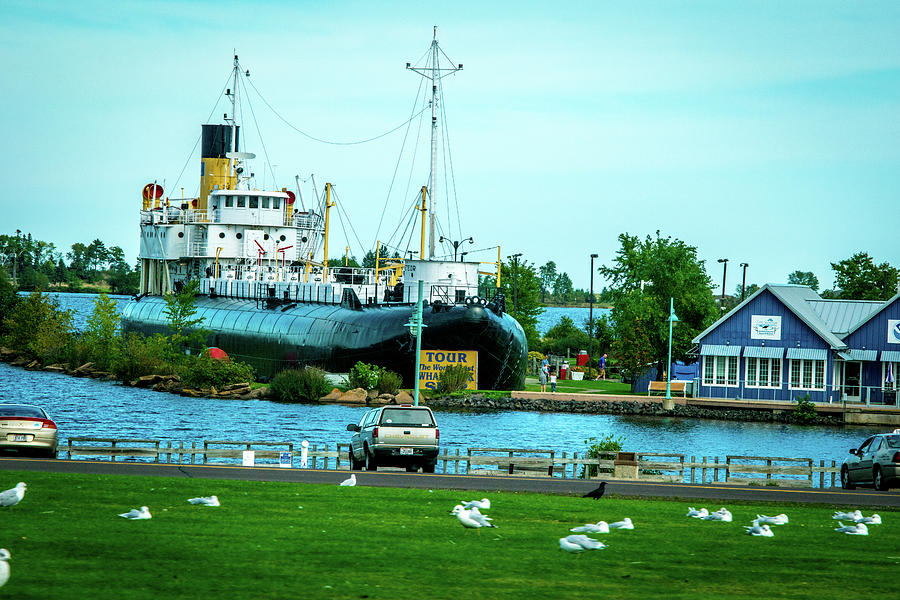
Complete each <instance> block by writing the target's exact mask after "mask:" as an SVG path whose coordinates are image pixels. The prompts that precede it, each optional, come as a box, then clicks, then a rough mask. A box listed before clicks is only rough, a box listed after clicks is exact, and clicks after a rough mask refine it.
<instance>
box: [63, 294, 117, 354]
mask: <svg viewBox="0 0 900 600" xmlns="http://www.w3.org/2000/svg"><path fill="white" fill-rule="evenodd" d="M118 332H119V313H118V311H117V310H116V301H115V300H110V298H109V296H107V295H106V294H100V295H99V296H97V297H96V298H95V299H94V310H93V312H91V316H90V317H88V319H87V328H86V329H85V330H84V333H83V334H82V335H81V338H80V339H79V340H78V342H76V343H75V344H74V346H75V347H76V348H75V350H74V352H73V353H72V354H71V355H70V356H73V357H78V360H82V361H84V362H87V360H90V361H91V362H93V363H94V365H95V366H96V367H97V368H98V369H104V370H105V369H109V367H110V366H111V365H112V364H113V362H115V354H116V351H117V350H118V349H119V345H120V344H119V340H120V338H119V337H118ZM79 355H81V356H79ZM85 355H86V356H85ZM85 358H87V360H85ZM75 362H78V361H73V360H71V359H70V363H72V364H73V366H76V367H77V366H78V364H84V362H80V363H78V364H74V363H75Z"/></svg>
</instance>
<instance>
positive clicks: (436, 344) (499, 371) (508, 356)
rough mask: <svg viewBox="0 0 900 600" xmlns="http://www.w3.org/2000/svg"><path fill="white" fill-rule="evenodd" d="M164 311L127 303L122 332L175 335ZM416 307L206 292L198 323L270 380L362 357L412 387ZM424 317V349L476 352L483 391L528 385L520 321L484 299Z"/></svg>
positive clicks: (343, 368) (155, 304)
mask: <svg viewBox="0 0 900 600" xmlns="http://www.w3.org/2000/svg"><path fill="white" fill-rule="evenodd" d="M165 308H166V303H165V300H163V298H160V297H155V296H151V297H144V298H141V299H139V300H133V301H131V302H129V303H128V305H126V307H125V309H124V311H123V313H122V326H123V329H124V331H125V332H131V331H134V332H138V333H142V334H145V335H149V334H153V333H162V334H167V333H169V329H168V325H167V319H166V316H165V314H164V311H165ZM414 310H415V307H414V306H411V305H408V304H404V305H364V306H361V307H360V306H356V307H348V306H344V305H340V304H320V303H315V302H308V303H291V304H286V305H280V304H272V305H265V304H262V303H260V302H258V301H255V300H241V299H231V298H222V297H219V298H204V297H200V298H198V299H197V312H196V314H195V315H194V318H199V319H202V320H203V322H202V324H201V325H200V327H201V328H203V329H204V330H206V331H208V332H209V335H208V336H207V340H206V342H207V344H208V345H209V346H211V347H212V346H215V347H218V348H221V349H223V350H224V351H225V352H227V353H228V354H229V355H230V356H232V357H234V358H235V359H237V360H241V361H244V362H247V363H249V364H251V365H253V367H254V368H255V369H256V372H257V376H258V377H259V378H261V379H264V380H265V379H268V378H271V377H272V376H274V375H275V374H276V373H278V372H279V371H281V370H284V369H286V368H290V367H296V366H304V365H313V366H318V367H321V368H323V369H325V370H327V371H331V372H339V373H344V372H347V371H349V370H350V368H351V367H352V366H353V365H354V364H356V363H357V362H359V361H362V362H365V363H371V364H377V365H380V366H383V367H386V368H388V369H390V370H392V371H396V372H397V373H399V374H400V375H402V377H403V382H404V385H405V386H409V387H412V385H413V382H414V380H413V371H414V369H415V339H414V338H413V337H412V336H411V335H410V334H409V328H408V327H406V323H408V322H409V321H410V320H411V318H412V315H413V311H414ZM423 320H424V323H425V325H426V328H425V330H424V334H423V336H422V350H475V351H477V352H478V387H479V388H480V389H496V390H516V389H523V388H524V385H525V367H526V363H527V356H528V346H527V342H526V340H525V333H524V331H523V330H522V327H521V326H520V325H519V323H518V322H517V321H516V320H515V319H514V318H512V317H511V316H509V315H508V314H506V313H505V312H503V311H497V312H495V311H494V310H492V309H491V308H489V307H485V306H480V305H478V304H472V305H462V304H461V305H452V306H448V305H431V306H427V307H426V308H425V309H424V311H423ZM423 383H424V382H423Z"/></svg>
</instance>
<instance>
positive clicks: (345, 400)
mask: <svg viewBox="0 0 900 600" xmlns="http://www.w3.org/2000/svg"><path fill="white" fill-rule="evenodd" d="M368 399H369V395H368V394H367V393H366V390H364V389H362V388H354V389H352V390H347V391H346V392H344V395H343V396H341V403H342V404H365V403H366V401H367V400H368Z"/></svg>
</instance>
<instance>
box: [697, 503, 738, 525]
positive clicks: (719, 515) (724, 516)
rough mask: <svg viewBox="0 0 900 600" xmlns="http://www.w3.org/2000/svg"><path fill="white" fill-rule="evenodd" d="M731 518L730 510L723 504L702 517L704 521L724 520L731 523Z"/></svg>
mask: <svg viewBox="0 0 900 600" xmlns="http://www.w3.org/2000/svg"><path fill="white" fill-rule="evenodd" d="M731 519H732V517H731V511H729V510H728V509H727V508H725V507H724V506H723V507H722V508H720V509H719V510H717V511H716V512H711V513H709V514H708V515H706V516H705V517H703V520H704V521H725V522H726V523H731Z"/></svg>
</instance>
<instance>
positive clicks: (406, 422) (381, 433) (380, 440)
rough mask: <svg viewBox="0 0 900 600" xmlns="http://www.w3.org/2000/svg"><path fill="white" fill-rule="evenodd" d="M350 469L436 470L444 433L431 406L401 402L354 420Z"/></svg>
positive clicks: (350, 429) (348, 426) (351, 429)
mask: <svg viewBox="0 0 900 600" xmlns="http://www.w3.org/2000/svg"><path fill="white" fill-rule="evenodd" d="M347 431H352V432H353V436H352V437H351V438H350V468H351V469H352V470H357V469H360V468H362V467H363V466H365V468H366V470H367V471H375V470H377V469H378V467H379V466H384V467H388V466H389V467H406V470H407V471H411V472H412V471H418V470H419V468H421V469H422V471H423V472H424V473H434V465H435V463H437V455H438V447H439V446H440V439H441V437H440V436H441V434H440V431H439V430H438V427H437V423H436V422H435V420H434V413H432V412H431V409H430V408H428V407H427V406H412V405H411V404H401V405H397V406H382V407H381V408H375V409H373V410H370V411H369V412H367V413H366V414H365V416H363V418H362V420H360V422H359V424H358V425H357V424H354V423H350V424H349V425H347Z"/></svg>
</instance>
